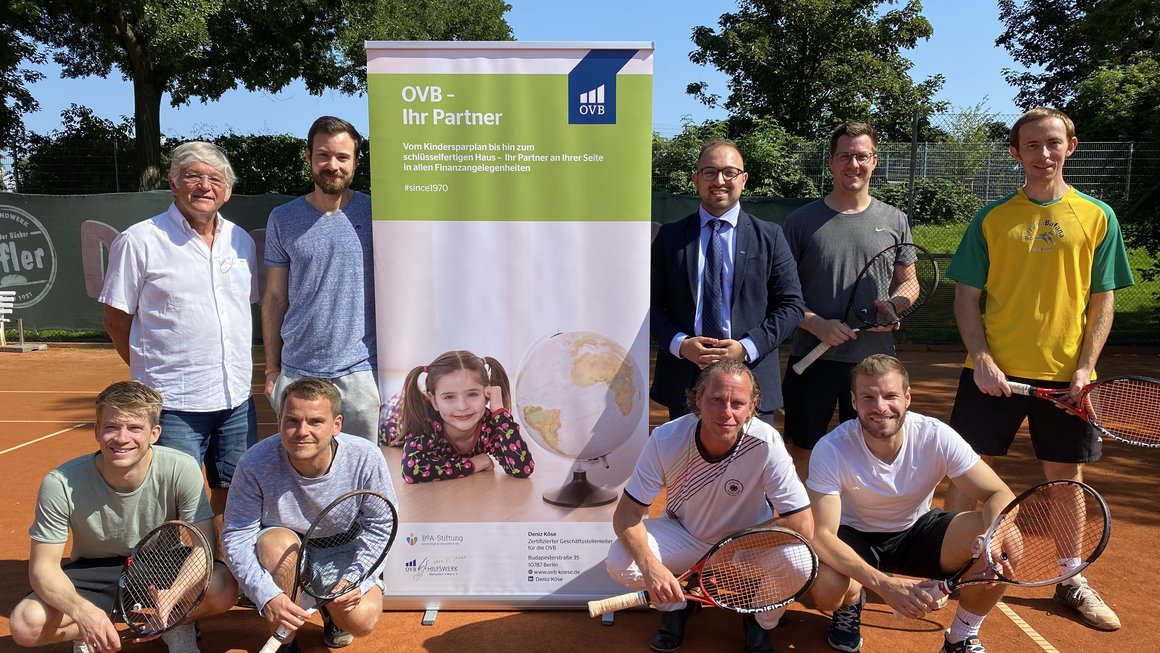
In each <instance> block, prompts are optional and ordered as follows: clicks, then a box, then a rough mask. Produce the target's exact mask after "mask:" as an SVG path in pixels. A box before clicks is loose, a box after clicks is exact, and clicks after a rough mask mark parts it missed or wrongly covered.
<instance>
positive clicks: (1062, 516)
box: [932, 481, 1112, 596]
mask: <svg viewBox="0 0 1160 653" xmlns="http://www.w3.org/2000/svg"><path fill="white" fill-rule="evenodd" d="M1111 534H1112V518H1111V513H1110V512H1109V511H1108V504H1107V503H1105V502H1104V499H1103V497H1101V496H1100V495H1099V494H1098V493H1097V492H1096V491H1095V490H1093V489H1092V488H1091V487H1089V486H1087V485H1085V484H1083V483H1079V482H1076V481H1049V482H1047V483H1042V484H1040V485H1036V486H1035V487H1033V488H1031V489H1029V490H1027V491H1026V492H1024V493H1023V494H1020V495H1019V496H1017V497H1015V499H1014V500H1013V501H1011V503H1010V504H1008V505H1007V507H1006V508H1004V509H1003V512H1001V513H999V516H998V517H997V518H996V519H995V522H994V523H993V524H991V527H990V528H989V529H988V530H987V533H986V535H985V536H984V538H983V542H982V546H981V547H980V550H979V551H978V552H977V554H976V555H975V557H974V558H973V559H972V560H971V561H970V562H968V563H967V564H966V565H965V566H964V567H963V568H962V569H960V570H959V571H958V572H957V573H955V574H954V575H953V576H951V577H950V578H948V579H946V580H942V581H937V582H936V581H933V579H932V582H933V583H934V589H935V591H936V592H938V593H939V594H940V595H944V596H945V595H949V594H950V593H951V592H953V591H955V589H957V588H959V587H963V586H965V585H977V584H982V583H1006V584H1008V585H1022V586H1024V587H1042V586H1044V585H1054V584H1055V583H1059V582H1061V581H1064V580H1067V579H1068V578H1071V577H1072V576H1074V575H1076V574H1078V573H1079V572H1081V571H1083V569H1084V568H1086V567H1087V566H1088V565H1090V564H1091V563H1092V562H1095V560H1096V558H1098V557H1099V556H1100V554H1101V553H1103V552H1104V547H1106V546H1107V544H1108V538H1109V537H1110V536H1111ZM979 558H983V559H984V561H985V562H986V565H985V566H984V567H983V568H982V569H977V564H976V563H977V562H978V560H979ZM972 569H975V571H973V572H972Z"/></svg>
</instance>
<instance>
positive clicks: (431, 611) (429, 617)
mask: <svg viewBox="0 0 1160 653" xmlns="http://www.w3.org/2000/svg"><path fill="white" fill-rule="evenodd" d="M438 615H439V608H427V609H426V610H424V611H423V625H424V626H434V625H435V617H437V616H438Z"/></svg>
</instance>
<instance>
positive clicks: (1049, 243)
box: [947, 107, 1133, 630]
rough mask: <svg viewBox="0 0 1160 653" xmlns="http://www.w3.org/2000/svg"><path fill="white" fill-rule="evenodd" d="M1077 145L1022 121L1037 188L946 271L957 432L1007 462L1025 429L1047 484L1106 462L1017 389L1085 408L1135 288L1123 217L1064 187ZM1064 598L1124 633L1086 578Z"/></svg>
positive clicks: (1015, 148) (1060, 589)
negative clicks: (1014, 387) (951, 290)
mask: <svg viewBox="0 0 1160 653" xmlns="http://www.w3.org/2000/svg"><path fill="white" fill-rule="evenodd" d="M1078 143H1079V141H1078V140H1077V139H1076V136H1075V125H1074V124H1073V123H1072V121H1071V119H1070V118H1068V117H1067V115H1065V114H1064V113H1063V112H1060V111H1057V110H1054V109H1047V108H1043V107H1039V108H1035V109H1032V110H1030V111H1028V112H1027V113H1025V114H1023V116H1021V117H1020V118H1019V120H1017V121H1016V122H1015V125H1014V126H1013V127H1012V129H1011V155H1012V156H1013V157H1015V159H1016V160H1017V161H1019V163H1020V164H1021V165H1022V166H1023V171H1024V174H1025V176H1026V182H1025V184H1024V186H1023V187H1022V188H1020V189H1019V190H1017V191H1016V192H1014V193H1012V194H1011V195H1009V196H1007V197H1005V198H1003V199H1001V200H999V201H997V202H994V203H992V204H989V205H987V206H985V207H983V209H982V210H980V211H979V212H978V214H976V215H975V217H974V219H973V220H971V223H970V225H969V226H968V227H967V231H966V233H965V234H964V235H963V240H962V242H960V243H959V247H958V250H957V251H956V252H955V256H954V259H953V260H952V261H951V264H950V266H949V267H948V269H947V276H949V277H951V278H952V279H954V280H955V281H956V282H957V283H958V285H957V286H956V288H955V319H956V321H957V322H958V327H959V333H960V335H961V336H962V339H963V343H964V344H965V345H966V347H967V352H968V356H967V360H966V363H965V367H964V369H963V371H962V374H961V376H960V378H959V387H958V393H957V395H956V397H955V405H954V408H953V409H952V412H951V419H950V424H951V426H952V427H953V428H954V429H955V430H957V431H958V432H959V433H961V434H962V435H963V437H964V438H966V440H967V441H968V442H970V443H971V446H973V447H974V448H975V451H977V452H978V453H979V454H980V455H982V456H983V458H984V460H986V461H987V462H988V463H990V462H991V460H992V459H993V458H994V457H995V456H1002V455H1006V453H1007V449H1008V448H1009V447H1010V445H1011V443H1012V441H1013V440H1014V438H1015V434H1016V432H1017V431H1018V430H1019V427H1020V426H1021V425H1022V423H1023V420H1024V419H1025V418H1026V419H1027V420H1028V429H1029V431H1030V433H1031V442H1032V445H1033V446H1034V448H1035V454H1036V457H1037V458H1039V460H1040V461H1041V462H1042V464H1043V472H1044V476H1045V477H1046V478H1047V479H1048V480H1057V479H1071V480H1076V481H1082V480H1083V471H1082V465H1083V464H1084V463H1088V462H1095V461H1097V460H1099V458H1100V454H1101V449H1100V440H1099V437H1098V435H1097V433H1096V431H1095V429H1093V428H1092V427H1091V426H1089V425H1088V424H1087V423H1086V422H1084V421H1083V420H1081V419H1079V418H1077V417H1074V416H1072V415H1070V414H1068V413H1066V412H1065V411H1062V410H1059V409H1058V408H1056V407H1055V405H1054V404H1052V403H1050V402H1046V401H1042V400H1038V399H1035V398H1032V397H1023V396H1012V395H1011V388H1010V386H1009V385H1008V381H1018V382H1022V383H1028V384H1031V385H1035V386H1040V387H1049V388H1060V389H1062V388H1069V389H1070V390H1071V397H1072V398H1073V399H1078V396H1079V391H1080V390H1081V389H1082V388H1083V387H1084V386H1085V385H1087V384H1088V383H1089V382H1091V380H1092V379H1094V378H1095V366H1096V362H1097V361H1098V360H1099V356H1100V351H1101V350H1102V349H1103V346H1104V343H1105V342H1106V341H1107V337H1108V332H1109V331H1110V330H1111V327H1112V318H1113V316H1114V313H1115V291H1116V290H1117V289H1119V288H1124V287H1126V286H1130V285H1132V283H1133V279H1132V271H1131V267H1130V266H1129V264H1128V255H1127V251H1126V249H1125V247H1124V241H1123V237H1122V236H1121V234H1120V226H1119V223H1118V222H1117V221H1116V216H1115V213H1114V212H1113V211H1112V209H1111V208H1110V207H1109V206H1108V205H1107V204H1104V203H1103V202H1101V201H1099V200H1097V199H1095V198H1093V197H1090V196H1088V195H1085V194H1083V193H1081V192H1079V191H1077V190H1076V189H1075V188H1074V187H1072V186H1069V185H1068V184H1067V182H1065V181H1064V179H1063V168H1064V164H1065V163H1066V161H1067V159H1068V157H1070V156H1071V155H1072V154H1073V153H1074V152H1075V149H1076V146H1077V145H1078ZM981 303H982V304H984V305H985V308H984V307H983V306H981ZM973 503H974V502H973V501H972V500H970V499H969V498H967V497H965V496H964V495H962V494H960V493H958V492H955V491H954V490H953V488H952V491H951V493H950V494H949V495H948V497H947V509H948V510H969V509H973V507H974V506H973V505H972V504H973ZM1075 562H1076V563H1077V564H1078V561H1075ZM1067 564H1070V561H1067V560H1062V561H1061V565H1067ZM1055 598H1056V600H1057V601H1059V602H1061V603H1063V604H1065V605H1068V606H1070V607H1072V608H1074V609H1075V610H1076V611H1077V612H1078V613H1079V616H1080V617H1081V618H1082V619H1083V620H1084V621H1085V622H1087V623H1088V624H1089V625H1092V626H1094V627H1096V628H1100V629H1103V630H1115V629H1117V628H1119V627H1120V622H1119V619H1118V618H1117V617H1116V615H1115V613H1114V612H1113V611H1112V610H1111V608H1109V607H1108V606H1107V605H1106V604H1105V603H1104V602H1103V600H1102V599H1101V598H1100V596H1099V594H1098V593H1096V591H1095V590H1094V589H1092V588H1091V587H1089V586H1088V585H1087V581H1086V579H1084V578H1083V577H1082V576H1078V575H1077V576H1075V577H1073V578H1072V579H1070V580H1068V581H1065V582H1064V583H1061V584H1060V585H1059V586H1057V588H1056V592H1055Z"/></svg>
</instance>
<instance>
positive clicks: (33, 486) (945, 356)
mask: <svg viewBox="0 0 1160 653" xmlns="http://www.w3.org/2000/svg"><path fill="white" fill-rule="evenodd" d="M900 357H901V358H902V359H903V360H904V361H905V362H906V363H907V364H908V367H909V369H910V372H911V376H912V383H913V386H914V391H913V394H914V404H913V406H912V410H915V411H918V412H921V413H925V414H928V415H933V416H937V417H940V418H943V419H946V418H947V417H948V415H949V413H950V407H951V402H952V401H953V394H954V387H955V384H956V382H957V378H958V370H959V367H960V365H961V362H962V357H963V354H962V352H961V351H958V350H955V349H943V350H931V349H904V350H903V351H901V352H900ZM255 359H256V360H259V361H260V360H262V357H261V355H260V354H259V355H256V356H255ZM1099 372H1100V374H1101V375H1104V376H1110V375H1115V374H1143V375H1148V376H1155V377H1160V350H1155V349H1150V350H1144V349H1132V350H1116V349H1109V350H1108V351H1105V353H1104V356H1103V358H1102V359H1101V361H1100V368H1099ZM127 376H128V370H127V368H126V366H125V365H124V364H122V363H121V361H120V359H119V358H118V357H117V355H116V353H114V352H113V350H112V349H111V348H108V347H75V346H73V347H70V346H63V345H60V346H58V345H54V346H51V347H50V348H49V349H47V350H45V351H40V352H29V353H25V354H16V353H0V478H2V479H4V481H5V484H4V487H5V489H6V494H5V508H6V509H4V510H0V533H2V535H3V537H2V539H0V651H14V650H20V649H19V648H18V647H17V646H16V645H15V644H14V643H13V642H12V639H11V637H10V636H9V634H8V633H9V631H8V618H7V617H8V614H9V613H10V612H11V610H12V608H13V607H14V606H15V605H16V602H17V601H19V600H20V599H21V598H22V597H23V596H24V595H25V594H26V593H27V592H28V591H29V587H28V545H29V540H28V535H27V533H28V526H29V524H30V523H31V521H32V514H33V507H34V505H35V501H36V490H37V487H38V486H39V483H40V480H41V478H42V477H43V476H44V474H45V473H47V472H48V470H50V469H52V468H53V467H55V466H56V465H58V464H60V463H62V462H64V461H66V460H68V459H70V458H73V457H75V456H79V455H81V454H84V453H86V452H89V451H92V450H93V449H94V446H95V445H94V443H93V440H92V437H93V436H92V422H91V420H92V418H93V415H92V402H93V399H94V397H95V396H96V395H97V393H98V392H99V391H100V390H101V389H103V388H104V387H105V386H106V385H108V384H109V383H111V382H112V381H115V380H119V379H124V378H127ZM261 378H262V369H261V368H258V369H257V370H256V375H255V379H256V380H257V379H261ZM255 392H256V393H259V394H260V392H261V388H260V386H258V385H255ZM257 403H258V408H259V413H258V417H259V422H260V423H261V431H262V433H272V432H273V431H274V430H275V427H274V424H273V414H272V412H271V411H270V409H269V406H267V405H265V402H264V401H258V402H257ZM662 418H663V412H661V411H659V410H654V411H653V414H652V420H653V422H654V423H659V422H660V421H661V420H662ZM997 469H998V471H999V473H1000V475H1001V476H1002V477H1003V478H1004V479H1006V480H1007V482H1008V483H1009V484H1010V485H1011V489H1012V490H1013V491H1015V492H1016V493H1018V492H1020V491H1022V490H1024V489H1026V488H1027V487H1029V486H1031V485H1033V484H1035V483H1036V482H1038V481H1039V479H1040V471H1039V466H1038V464H1037V463H1035V462H1034V460H1033V456H1032V455H1031V454H1030V448H1029V445H1028V444H1027V441H1026V438H1025V437H1024V438H1021V439H1020V440H1019V441H1018V443H1017V446H1016V447H1015V448H1014V449H1013V452H1012V455H1010V456H1008V457H1007V458H1006V459H1003V460H1001V461H1000V462H999V464H998V465H997ZM1087 472H1088V474H1087V481H1088V482H1089V483H1090V484H1091V485H1093V486H1094V487H1095V488H1096V489H1097V490H1098V491H1099V492H1100V493H1101V494H1103V496H1104V498H1105V499H1106V500H1107V501H1108V503H1109V505H1110V506H1111V509H1112V518H1113V522H1114V525H1113V531H1112V538H1111V543H1110V544H1109V546H1108V549H1107V551H1106V552H1105V553H1104V555H1103V557H1102V558H1101V559H1100V560H1099V561H1098V562H1097V563H1096V564H1095V565H1093V566H1092V567H1091V568H1089V569H1088V570H1087V571H1086V572H1085V575H1086V576H1087V577H1088V578H1089V580H1091V582H1092V584H1093V586H1095V587H1096V588H1097V589H1099V590H1100V591H1101V592H1102V593H1103V595H1104V598H1105V600H1106V601H1107V602H1108V604H1109V605H1111V606H1112V607H1113V608H1114V609H1115V610H1116V611H1117V612H1118V614H1119V616H1120V619H1121V621H1122V622H1123V628H1121V629H1120V630H1119V631H1117V632H1113V633H1104V632H1099V631H1096V630H1093V629H1091V628H1089V627H1087V626H1085V625H1084V624H1082V623H1081V622H1079V621H1078V619H1076V618H1073V617H1072V616H1071V615H1070V614H1069V613H1061V612H1060V608H1059V606H1057V605H1056V604H1054V603H1052V601H1051V593H1052V589H1051V588H1050V587H1048V588H1040V589H1034V590H1028V589H1017V590H1013V591H1012V592H1011V593H1010V594H1009V595H1008V596H1007V598H1006V600H1005V601H1004V603H1003V604H1001V605H1000V606H999V609H997V610H995V611H994V612H992V613H991V615H990V617H988V619H987V621H986V623H984V625H983V630H982V633H981V634H982V637H983V643H984V644H985V645H986V647H987V650H988V651H990V653H1013V652H1016V651H1029V652H1041V651H1047V652H1051V651H1060V652H1064V653H1066V652H1071V651H1150V650H1153V649H1154V648H1155V643H1154V639H1153V637H1154V636H1155V633H1157V632H1160V616H1157V614H1156V610H1155V607H1154V606H1155V605H1156V598H1155V595H1154V594H1153V593H1152V591H1153V585H1154V584H1155V582H1154V580H1153V579H1154V578H1155V577H1156V576H1157V573H1158V572H1160V562H1157V558H1156V555H1155V551H1156V549H1157V546H1158V542H1160V514H1158V513H1157V510H1156V507H1155V506H1156V505H1157V496H1158V495H1160V483H1158V482H1157V481H1158V479H1160V449H1144V448H1137V447H1130V446H1128V445H1122V444H1118V443H1115V442H1106V443H1105V448H1104V459H1103V461H1101V462H1100V463H1098V464H1096V465H1093V466H1090V467H1089V468H1088V470H1087ZM941 494H942V493H941V491H940V493H939V497H938V498H937V499H936V504H937V502H939V501H941ZM953 615H954V602H953V601H952V602H951V605H950V607H948V608H947V609H944V610H941V611H939V612H935V613H932V614H931V615H929V617H928V619H926V620H921V621H918V620H908V621H899V620H895V619H894V617H893V616H891V613H890V609H889V608H888V607H886V606H885V604H883V603H881V602H877V601H876V600H875V599H874V598H871V601H870V603H869V604H868V605H867V608H866V610H865V611H864V612H863V629H862V630H863V636H864V637H865V640H866V641H865V644H864V645H863V648H862V650H863V651H867V652H869V653H873V652H876V651H889V652H891V653H909V652H911V651H914V652H924V653H926V652H929V653H933V652H934V651H937V650H939V647H940V646H941V645H942V635H941V632H942V630H943V629H945V628H946V626H947V625H948V624H949V623H950V620H951V618H952V617H953ZM421 619H422V613H421V612H417V611H416V612H387V613H385V614H384V615H383V619H382V621H381V622H380V624H379V627H378V629H377V631H376V632H375V634H374V635H373V636H372V637H370V638H367V639H363V640H359V641H356V642H355V644H354V645H352V646H351V647H350V648H348V649H347V650H348V651H352V652H357V651H429V652H432V653H452V652H459V651H530V652H538V651H545V652H546V651H552V652H557V653H570V652H573V651H574V652H584V653H589V652H600V653H627V652H629V651H637V652H639V651H648V650H649V648H648V639H649V637H651V635H652V633H653V631H654V630H655V628H656V625H657V621H658V619H657V616H656V614H655V613H652V612H650V611H631V612H624V613H619V614H618V615H617V616H616V621H615V624H614V625H613V626H611V627H609V626H603V625H601V623H600V621H598V620H595V619H590V618H589V617H588V616H587V613H586V612H584V611H581V610H576V611H524V612H441V613H439V615H438V618H437V619H436V621H435V623H434V625H432V626H423V625H422V624H421ZM828 620H829V617H828V615H824V614H822V613H820V612H817V611H814V610H808V609H805V608H803V607H802V606H800V605H794V606H792V607H791V609H790V611H789V612H788V621H787V623H785V624H783V625H781V626H779V627H778V628H777V629H776V630H775V631H774V636H773V639H774V645H775V647H776V649H777V650H778V651H799V652H806V653H812V652H815V651H817V652H822V651H831V650H832V649H830V648H829V646H828V645H827V644H826V642H825V628H826V625H827V623H828ZM313 621H314V623H313V624H312V625H310V626H308V627H307V628H306V630H305V631H304V634H303V636H302V637H301V640H300V641H301V642H302V648H303V650H304V651H308V652H321V651H326V650H327V649H325V648H324V647H323V646H322V644H321V625H320V622H319V620H318V618H317V617H316V618H315V619H314V620H313ZM202 632H203V639H202V640H201V643H200V646H201V650H202V651H203V652H204V653H216V652H224V651H254V650H257V649H258V648H259V647H260V646H261V644H262V643H263V641H264V640H265V638H266V628H265V623H264V620H262V618H261V617H260V616H259V615H258V614H257V613H256V612H255V611H254V610H247V609H243V608H234V609H233V610H232V611H230V612H229V613H227V614H226V615H224V616H222V617H220V618H215V619H211V620H207V621H205V622H203V623H202ZM741 642H742V638H741V624H740V618H739V617H738V616H737V615H734V614H732V613H727V612H725V611H723V610H704V611H702V612H701V613H700V614H699V615H697V616H696V617H695V618H694V620H693V621H692V622H690V625H689V630H688V634H687V636H686V639H685V644H684V646H683V647H682V648H681V650H682V651H684V652H687V653H700V652H708V651H714V652H715V651H737V650H740V648H741ZM127 649H131V650H134V651H140V652H141V653H163V652H164V651H165V650H166V649H165V646H164V645H163V644H161V643H159V642H158V643H149V644H142V645H130V646H128V647H127ZM42 650H46V651H53V652H64V651H69V650H71V649H70V647H69V646H68V645H64V644H62V645H58V646H55V647H48V648H45V649H42Z"/></svg>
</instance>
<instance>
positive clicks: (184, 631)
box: [161, 623, 201, 653]
mask: <svg viewBox="0 0 1160 653" xmlns="http://www.w3.org/2000/svg"><path fill="white" fill-rule="evenodd" d="M161 639H162V641H164V642H165V645H166V646H168V647H169V653H201V651H200V650H199V649H198V648H197V630H196V629H195V628H194V627H193V624H191V623H189V624H181V625H180V626H178V627H176V628H174V629H172V630H167V631H165V632H163V633H161Z"/></svg>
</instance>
